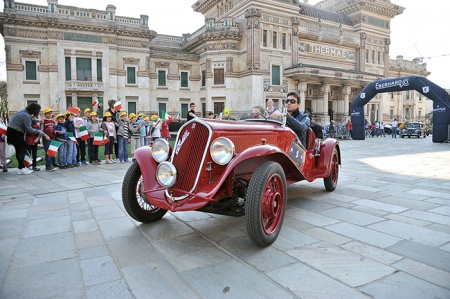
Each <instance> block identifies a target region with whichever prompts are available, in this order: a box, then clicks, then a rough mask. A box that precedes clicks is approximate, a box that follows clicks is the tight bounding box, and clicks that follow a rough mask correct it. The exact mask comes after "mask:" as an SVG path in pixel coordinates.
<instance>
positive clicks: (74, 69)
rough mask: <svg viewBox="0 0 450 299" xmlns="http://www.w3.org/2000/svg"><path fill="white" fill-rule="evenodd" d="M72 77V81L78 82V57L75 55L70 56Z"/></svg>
mask: <svg viewBox="0 0 450 299" xmlns="http://www.w3.org/2000/svg"><path fill="white" fill-rule="evenodd" d="M70 77H71V78H72V81H77V57H76V56H75V53H72V55H71V56H70Z"/></svg>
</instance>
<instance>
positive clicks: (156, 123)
mask: <svg viewBox="0 0 450 299" xmlns="http://www.w3.org/2000/svg"><path fill="white" fill-rule="evenodd" d="M152 121H153V124H152V141H155V140H156V139H158V138H161V125H162V120H161V119H160V118H158V115H152Z"/></svg>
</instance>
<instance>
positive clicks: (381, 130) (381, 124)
mask: <svg viewBox="0 0 450 299" xmlns="http://www.w3.org/2000/svg"><path fill="white" fill-rule="evenodd" d="M380 135H383V137H386V133H385V132H384V124H383V122H380Z"/></svg>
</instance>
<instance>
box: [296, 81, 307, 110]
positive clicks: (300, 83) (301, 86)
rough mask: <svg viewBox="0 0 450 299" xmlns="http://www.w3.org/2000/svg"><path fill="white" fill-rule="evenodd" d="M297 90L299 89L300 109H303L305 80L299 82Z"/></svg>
mask: <svg viewBox="0 0 450 299" xmlns="http://www.w3.org/2000/svg"><path fill="white" fill-rule="evenodd" d="M297 90H298V91H299V95H300V110H301V111H305V110H306V105H305V92H306V91H307V90H308V84H307V83H306V82H299V83H298V88H297Z"/></svg>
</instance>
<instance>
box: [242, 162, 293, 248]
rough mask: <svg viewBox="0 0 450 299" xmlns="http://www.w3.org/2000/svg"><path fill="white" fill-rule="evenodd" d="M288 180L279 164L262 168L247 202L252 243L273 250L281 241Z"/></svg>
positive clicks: (255, 174)
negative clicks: (271, 245) (270, 246)
mask: <svg viewBox="0 0 450 299" xmlns="http://www.w3.org/2000/svg"><path fill="white" fill-rule="evenodd" d="M286 194H287V189H286V177H285V174H284V171H283V168H282V167H281V165H280V164H278V163H276V162H272V161H269V162H266V163H264V164H262V165H261V166H259V167H258V168H257V169H256V170H255V172H254V173H253V176H252V178H251V180H250V183H249V185H248V190H247V196H246V201H245V224H246V227H247V233H248V235H249V237H250V239H251V240H252V241H253V242H254V243H255V244H257V245H259V246H269V245H270V244H272V243H273V242H274V241H275V240H276V239H277V237H278V235H279V233H280V231H281V227H282V225H283V220H284V211H285V209H286Z"/></svg>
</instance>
